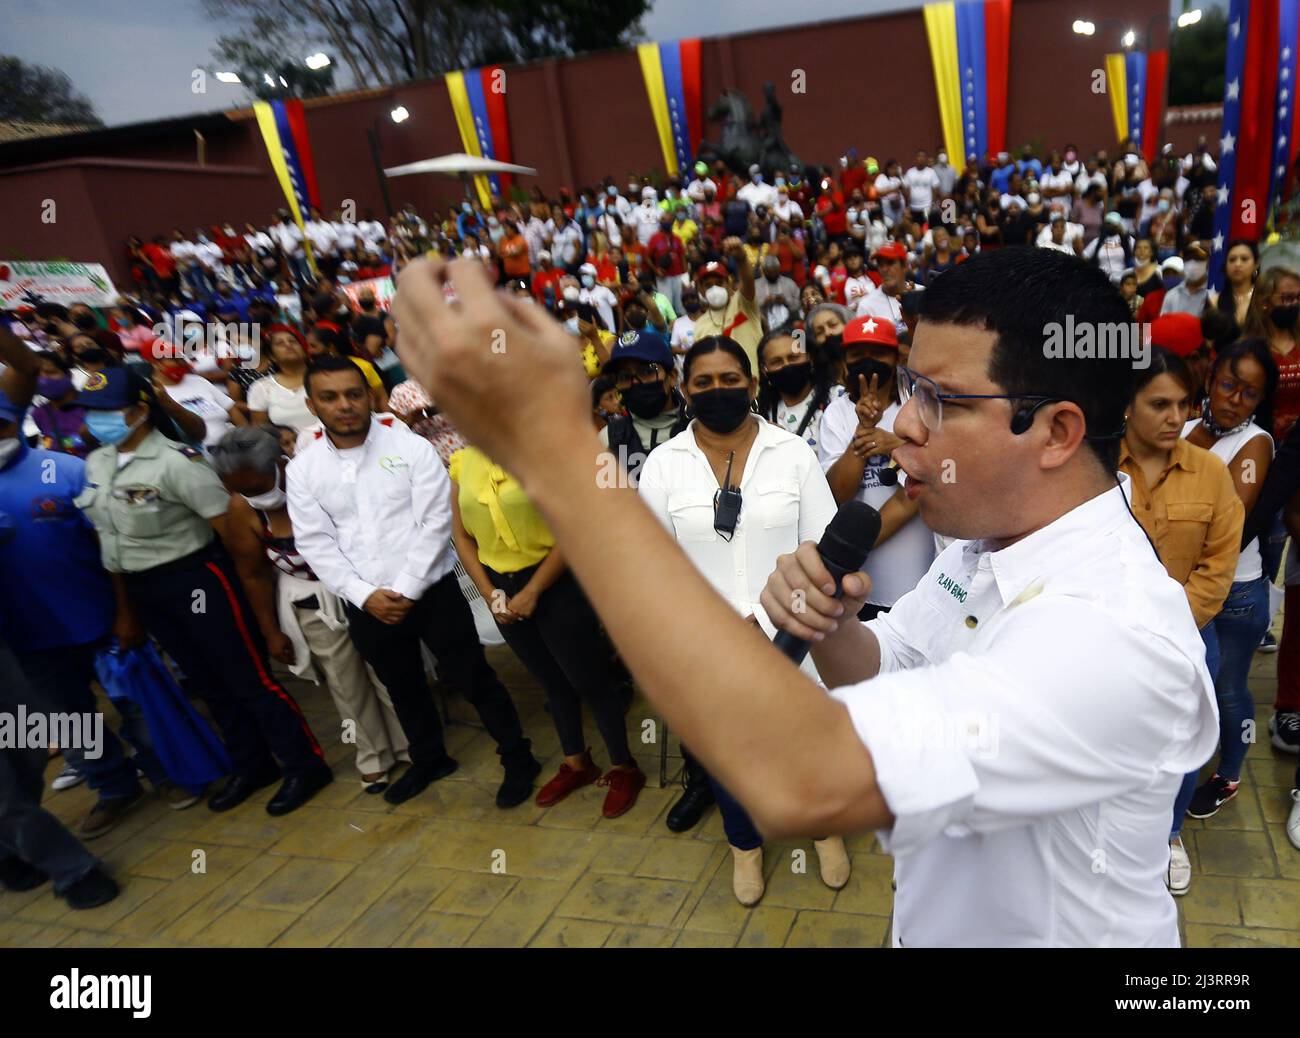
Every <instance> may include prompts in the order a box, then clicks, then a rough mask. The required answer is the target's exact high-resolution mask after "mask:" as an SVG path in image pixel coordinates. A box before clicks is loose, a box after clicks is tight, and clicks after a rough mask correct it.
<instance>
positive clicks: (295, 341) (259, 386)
mask: <svg viewBox="0 0 1300 1038" xmlns="http://www.w3.org/2000/svg"><path fill="white" fill-rule="evenodd" d="M267 334H268V336H269V339H270V346H269V349H270V352H271V360H272V362H273V363H274V365H275V371H274V372H273V373H272V374H270V375H267V376H266V377H265V378H259V379H258V380H257V381H256V382H254V383H253V384H252V385H251V386H249V387H248V409H249V410H250V411H251V412H252V414H253V424H254V425H265V424H266V423H267V422H271V423H272V424H274V425H282V426H285V427H286V428H289V429H292V430H293V431H294V432H301V431H302V430H303V429H305V428H307V426H309V425H312V424H314V423H315V421H316V416H315V415H313V414H312V413H311V412H310V411H309V410H307V390H306V388H305V387H304V385H303V381H304V377H305V375H306V374H307V343H306V341H305V340H304V339H303V338H302V336H301V335H299V334H298V333H297V332H296V331H294V330H293V329H292V328H290V327H289V326H288V325H287V324H273V325H271V327H270V328H269V329H267Z"/></svg>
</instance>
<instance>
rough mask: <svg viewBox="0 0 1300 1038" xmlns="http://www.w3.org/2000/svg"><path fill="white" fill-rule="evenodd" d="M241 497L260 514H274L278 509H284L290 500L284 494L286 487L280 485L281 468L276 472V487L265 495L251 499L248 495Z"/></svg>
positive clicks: (256, 495) (255, 495)
mask: <svg viewBox="0 0 1300 1038" xmlns="http://www.w3.org/2000/svg"><path fill="white" fill-rule="evenodd" d="M240 497H242V498H243V499H244V500H245V501H247V502H248V506H249V507H250V508H256V509H257V510H258V511H259V512H274V511H276V510H277V509H280V508H283V507H284V504H285V501H287V500H288V496H287V495H286V494H285V492H284V487H282V486H281V485H280V470H279V468H277V469H276V471H275V486H273V487H272V488H271V489H270V490H268V491H267V492H266V493H265V494H254V495H253V496H252V497H249V496H248V495H247V494H241V495H240Z"/></svg>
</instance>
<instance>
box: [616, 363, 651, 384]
mask: <svg viewBox="0 0 1300 1038" xmlns="http://www.w3.org/2000/svg"><path fill="white" fill-rule="evenodd" d="M662 374H663V368H661V367H660V366H659V365H658V364H646V365H643V366H642V367H640V368H624V369H623V370H622V371H620V372H619V373H618V374H617V375H615V376H614V385H615V386H617V387H618V388H619V389H620V390H622V389H628V388H630V387H631V385H632V383H633V382H658V381H659V377H660V376H661V375H662Z"/></svg>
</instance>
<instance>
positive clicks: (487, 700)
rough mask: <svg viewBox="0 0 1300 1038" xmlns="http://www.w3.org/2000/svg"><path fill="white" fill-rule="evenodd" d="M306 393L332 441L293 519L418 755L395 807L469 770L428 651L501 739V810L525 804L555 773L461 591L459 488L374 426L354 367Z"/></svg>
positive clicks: (392, 794)
mask: <svg viewBox="0 0 1300 1038" xmlns="http://www.w3.org/2000/svg"><path fill="white" fill-rule="evenodd" d="M306 389H307V406H308V408H309V409H310V410H311V411H312V413H313V414H315V415H316V417H317V418H319V419H320V421H321V424H322V425H323V426H324V429H323V430H322V431H321V432H320V433H318V434H317V438H316V440H315V442H313V443H311V444H310V445H308V446H305V447H301V448H300V449H299V451H298V453H297V454H296V455H295V457H294V460H293V461H292V462H290V464H289V467H288V469H287V470H286V490H287V492H288V496H289V517H290V519H291V520H292V522H293V529H294V536H295V538H296V547H297V549H298V551H299V552H300V553H301V554H302V557H303V558H304V559H306V561H307V564H308V565H310V566H311V568H312V571H313V572H314V573H315V574H316V576H317V578H318V579H319V580H320V582H321V583H322V584H324V585H325V586H326V587H327V588H328V589H329V590H330V591H331V592H333V593H334V594H335V595H338V596H339V598H341V599H343V600H344V602H346V603H347V606H346V608H347V614H348V624H349V632H350V634H351V636H352V641H353V642H354V643H355V645H356V647H357V649H358V651H359V652H360V653H361V655H362V656H363V657H364V658H365V660H366V662H367V663H369V664H370V665H371V667H373V668H374V671H375V673H376V674H377V675H378V676H379V680H380V681H382V682H383V683H384V686H385V687H386V688H387V689H388V694H389V695H390V696H391V697H392V700H393V707H394V709H395V710H396V711H397V718H398V720H399V721H400V722H401V724H402V730H403V731H404V732H405V733H406V737H407V740H408V741H409V743H410V753H411V766H410V768H409V769H407V771H406V772H404V773H403V775H402V777H401V778H399V779H398V780H397V781H396V782H394V783H393V784H392V785H391V786H389V787H388V789H387V791H386V792H385V793H384V799H385V800H387V801H388V802H389V803H391V804H400V803H403V802H404V801H406V800H409V799H411V797H413V796H416V795H417V794H419V793H421V792H422V791H423V790H424V789H425V788H426V787H427V786H428V785H429V784H430V783H431V782H434V781H436V780H438V779H440V778H444V777H446V776H447V775H450V774H451V773H452V772H453V771H455V770H456V767H457V763H456V761H454V760H452V759H451V757H449V756H448V755H447V750H446V746H445V744H444V742H443V732H442V721H441V720H440V719H439V717H438V708H437V706H436V705H435V703H434V701H433V696H432V694H431V693H430V691H429V686H428V683H427V681H426V679H425V674H424V662H423V659H422V656H421V653H420V643H421V642H423V643H424V644H425V645H426V646H428V648H429V651H430V652H432V653H433V654H434V656H435V657H437V660H438V670H439V674H440V676H441V677H442V678H443V679H444V680H446V681H447V682H448V683H449V684H451V685H453V686H455V687H456V688H457V689H458V690H459V691H460V692H461V693H462V694H463V695H464V696H465V698H466V699H467V700H469V701H470V702H471V703H473V704H474V708H475V709H476V710H477V711H478V714H479V717H480V718H482V720H483V724H484V726H485V727H486V728H487V730H488V733H489V734H490V735H491V736H492V737H493V738H494V739H495V740H496V743H497V753H498V755H499V756H500V757H501V760H502V764H503V765H504V767H505V781H504V782H503V783H502V785H501V788H500V789H499V790H498V792H497V806H498V807H514V806H515V805H517V804H520V803H523V801H524V800H526V799H527V798H528V796H529V795H530V794H531V793H532V788H533V779H534V778H536V777H537V774H538V772H539V771H540V770H541V765H540V764H538V762H537V761H536V759H534V757H533V755H532V752H531V749H530V743H529V741H528V739H526V738H525V737H524V734H523V730H522V729H521V727H520V724H519V715H518V714H517V713H516V712H515V706H514V703H513V702H512V701H511V699H510V694H509V693H508V692H507V691H506V689H505V686H503V685H502V684H501V681H500V679H498V678H497V675H496V673H495V672H494V671H493V670H492V668H491V666H489V664H488V662H487V658H486V657H485V656H484V655H483V646H482V645H480V644H479V640H478V633H477V631H476V629H475V626H474V618H473V615H472V614H471V612H470V608H469V603H468V602H466V601H465V598H464V596H462V595H461V592H460V585H459V583H458V582H457V580H456V573H455V563H456V557H455V555H454V553H453V552H452V549H451V540H450V538H451V493H452V488H451V481H450V480H449V479H448V478H447V473H446V471H445V470H444V469H443V467H442V463H441V462H440V461H439V460H438V455H437V454H436V453H435V452H434V449H433V447H432V446H431V445H430V444H429V442H428V441H427V440H425V439H424V438H423V437H421V436H416V435H414V434H413V433H411V432H410V431H408V430H407V429H406V427H405V426H404V425H402V423H401V422H400V421H396V420H394V419H393V416H392V415H373V414H371V410H370V391H369V388H368V387H367V386H366V382H365V379H364V378H363V377H362V376H361V372H360V369H358V368H357V366H356V365H355V364H353V363H352V362H351V361H349V360H347V359H346V358H322V359H319V360H318V361H317V362H316V363H315V364H313V366H312V367H311V368H310V369H308V372H307V382H306Z"/></svg>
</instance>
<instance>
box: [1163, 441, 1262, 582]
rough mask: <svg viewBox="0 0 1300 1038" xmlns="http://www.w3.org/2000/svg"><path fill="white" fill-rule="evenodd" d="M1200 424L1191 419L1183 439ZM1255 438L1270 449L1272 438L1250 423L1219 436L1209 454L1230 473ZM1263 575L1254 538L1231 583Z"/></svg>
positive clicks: (1238, 559) (1243, 554) (1240, 557)
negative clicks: (1234, 462) (1220, 462)
mask: <svg viewBox="0 0 1300 1038" xmlns="http://www.w3.org/2000/svg"><path fill="white" fill-rule="evenodd" d="M1200 424H1201V420H1200V419H1199V418H1193V419H1192V420H1191V421H1189V422H1188V423H1187V424H1186V425H1184V426H1183V438H1184V439H1186V438H1187V436H1188V434H1189V433H1191V431H1192V430H1193V429H1195V428H1196V427H1197V426H1198V425H1200ZM1257 436H1265V437H1267V438H1268V445H1269V448H1270V449H1271V448H1272V446H1273V437H1272V436H1270V435H1269V434H1268V432H1267V431H1266V430H1264V429H1261V428H1260V427H1259V426H1258V425H1256V424H1255V423H1254V422H1251V423H1250V424H1249V425H1248V426H1246V428H1244V429H1241V430H1239V431H1237V432H1233V433H1229V434H1228V435H1227V436H1220V437H1219V438H1218V439H1217V440H1216V441H1215V442H1214V446H1212V447H1211V448H1210V453H1211V454H1217V455H1218V456H1219V460H1220V461H1222V462H1223V463H1224V464H1225V465H1227V466H1229V471H1231V465H1232V459H1233V458H1235V457H1236V456H1237V455H1238V453H1240V451H1241V448H1242V447H1244V446H1246V444H1248V443H1249V442H1250V441H1251V440H1253V439H1255V438H1256V437H1257ZM1263 575H1264V560H1263V557H1262V556H1261V555H1260V553H1259V538H1258V537H1256V538H1255V539H1254V540H1253V541H1251V542H1250V543H1249V544H1247V545H1246V546H1245V547H1244V548H1242V549H1241V554H1240V555H1238V556H1237V571H1236V572H1235V573H1234V574H1233V575H1232V582H1233V583H1234V584H1239V583H1241V582H1242V581H1243V580H1258V579H1259V578H1260V577H1262V576H1263Z"/></svg>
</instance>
